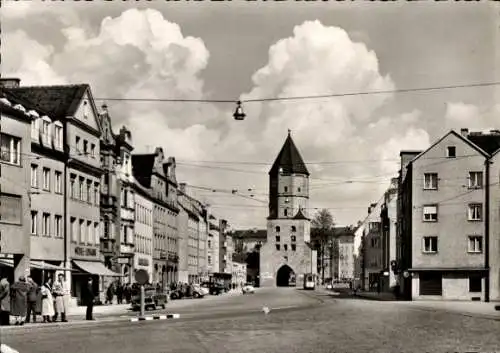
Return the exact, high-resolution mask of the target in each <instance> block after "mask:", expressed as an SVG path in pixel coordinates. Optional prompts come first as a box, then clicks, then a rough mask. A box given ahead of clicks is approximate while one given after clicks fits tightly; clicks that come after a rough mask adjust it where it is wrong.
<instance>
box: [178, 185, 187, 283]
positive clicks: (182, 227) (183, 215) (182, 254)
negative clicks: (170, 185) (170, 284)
mask: <svg viewBox="0 0 500 353" xmlns="http://www.w3.org/2000/svg"><path fill="white" fill-rule="evenodd" d="M178 193H179V208H180V211H179V214H178V216H177V230H178V234H179V239H178V244H179V247H178V250H179V271H178V281H179V282H182V283H188V281H189V244H190V242H189V229H188V220H189V216H188V212H190V211H189V207H185V206H184V200H183V193H182V192H181V191H180V190H178Z"/></svg>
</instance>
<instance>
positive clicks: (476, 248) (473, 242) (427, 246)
mask: <svg viewBox="0 0 500 353" xmlns="http://www.w3.org/2000/svg"><path fill="white" fill-rule="evenodd" d="M467 251H468V252H469V253H475V254H480V253H482V252H483V237H482V236H480V235H469V236H468V237H467ZM422 252H424V253H431V254H432V253H437V252H438V237H437V236H426V237H424V238H423V240H422Z"/></svg>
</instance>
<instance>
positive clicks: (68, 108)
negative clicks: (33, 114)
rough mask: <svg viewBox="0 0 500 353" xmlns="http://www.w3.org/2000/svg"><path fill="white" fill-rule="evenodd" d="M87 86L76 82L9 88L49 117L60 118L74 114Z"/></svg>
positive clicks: (87, 88)
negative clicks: (72, 83) (74, 83)
mask: <svg viewBox="0 0 500 353" xmlns="http://www.w3.org/2000/svg"><path fill="white" fill-rule="evenodd" d="M89 88H90V87H89V85H88V84H77V85H55V86H26V87H16V88H10V89H9V90H10V91H11V92H13V93H14V94H15V95H16V96H18V97H20V98H21V99H23V100H26V101H28V102H31V104H33V105H34V107H35V108H36V109H39V110H41V111H44V112H47V113H48V115H49V116H50V117H52V118H54V119H61V118H64V117H67V116H73V115H74V114H75V112H76V111H77V109H78V106H79V104H80V101H81V99H82V97H83V95H84V94H85V92H87V91H88V90H89ZM89 94H90V93H89Z"/></svg>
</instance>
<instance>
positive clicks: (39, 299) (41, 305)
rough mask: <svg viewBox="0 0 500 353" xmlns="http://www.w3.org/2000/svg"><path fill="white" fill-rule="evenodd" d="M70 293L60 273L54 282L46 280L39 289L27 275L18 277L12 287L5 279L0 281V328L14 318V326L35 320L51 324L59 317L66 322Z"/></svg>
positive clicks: (50, 279) (49, 279)
mask: <svg viewBox="0 0 500 353" xmlns="http://www.w3.org/2000/svg"><path fill="white" fill-rule="evenodd" d="M70 295H71V292H70V288H69V286H68V284H67V282H66V280H65V276H64V275H63V274H59V276H58V278H57V280H56V282H55V283H53V282H52V278H48V279H47V281H46V282H45V283H43V284H42V285H41V286H39V285H38V284H37V283H36V282H35V281H34V280H33V279H32V278H31V277H30V276H27V277H25V276H20V277H19V278H18V280H17V281H16V282H14V283H13V284H12V285H11V284H10V283H9V281H8V280H7V278H5V277H3V278H2V279H1V280H0V325H1V326H8V325H10V321H11V320H10V317H11V316H13V317H14V323H15V325H24V323H29V322H30V319H31V318H32V319H33V322H36V321H37V315H41V317H42V322H54V321H57V319H58V318H59V317H60V318H61V321H62V322H67V313H68V307H69V298H70Z"/></svg>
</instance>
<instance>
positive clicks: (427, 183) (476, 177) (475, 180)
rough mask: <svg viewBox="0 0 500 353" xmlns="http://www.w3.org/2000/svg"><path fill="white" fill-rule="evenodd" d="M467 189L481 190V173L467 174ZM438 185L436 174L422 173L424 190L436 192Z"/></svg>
mask: <svg viewBox="0 0 500 353" xmlns="http://www.w3.org/2000/svg"><path fill="white" fill-rule="evenodd" d="M467 180H468V187H469V189H481V188H482V187H483V172H469V177H468V178H467ZM438 185H439V176H438V173H424V190H437V189H438Z"/></svg>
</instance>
